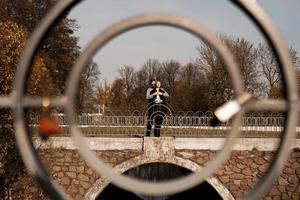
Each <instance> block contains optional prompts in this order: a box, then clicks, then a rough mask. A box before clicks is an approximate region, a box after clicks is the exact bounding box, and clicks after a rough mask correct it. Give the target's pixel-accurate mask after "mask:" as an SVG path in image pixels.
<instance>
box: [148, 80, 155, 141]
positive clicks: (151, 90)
mask: <svg viewBox="0 0 300 200" xmlns="http://www.w3.org/2000/svg"><path fill="white" fill-rule="evenodd" d="M149 84H150V87H149V88H148V89H147V92H146V99H147V100H148V109H147V111H148V112H147V132H146V136H150V135H151V129H152V124H153V116H152V114H153V105H154V101H155V96H156V93H154V91H155V88H156V81H155V80H154V79H150V81H149Z"/></svg>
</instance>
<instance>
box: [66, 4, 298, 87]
mask: <svg viewBox="0 0 300 200" xmlns="http://www.w3.org/2000/svg"><path fill="white" fill-rule="evenodd" d="M258 3H259V4H260V5H261V6H262V7H263V8H264V9H265V10H266V12H267V13H268V15H269V16H270V17H271V18H272V20H273V22H274V23H275V24H276V25H277V27H278V29H279V30H280V32H281V34H282V35H283V37H284V39H285V41H286V43H287V44H288V45H289V46H293V47H294V48H295V49H296V50H297V51H298V52H300V12H299V11H300V1H299V0H258ZM151 12H159V13H169V14H176V15H179V16H184V17H187V18H189V19H192V20H194V21H196V22H198V23H200V24H202V25H204V26H206V27H207V28H208V30H210V31H211V32H212V33H214V34H216V33H225V34H229V35H234V36H237V37H243V38H245V39H247V40H249V41H251V42H254V43H256V44H257V43H258V42H261V41H263V38H262V37H261V35H260V33H259V32H258V31H257V30H256V28H255V27H254V26H253V24H252V23H251V22H250V21H249V20H248V19H247V18H246V17H245V16H244V15H243V14H242V13H241V12H240V11H239V10H238V9H237V8H236V7H235V6H234V5H232V4H231V3H230V1H229V0H159V1H158V0H85V1H83V2H82V3H81V4H79V5H78V6H77V7H76V8H75V9H73V10H72V11H71V13H70V18H72V19H76V20H77V22H78V25H79V26H80V28H79V30H78V31H77V32H76V36H78V37H79V44H80V46H81V47H82V48H84V47H86V46H87V45H88V43H89V42H90V41H91V40H92V39H93V38H94V37H95V36H96V35H97V34H99V33H100V32H101V31H103V30H104V29H105V28H107V27H109V26H110V25H112V24H113V23H116V22H118V21H119V20H121V19H124V18H126V17H130V16H134V15H137V14H142V13H151ZM198 44H199V40H198V39H197V38H195V37H194V36H192V35H190V34H188V33H186V32H184V31H181V30H178V29H174V28H170V27H163V26H152V27H144V28H139V29H134V30H132V31H130V32H127V33H125V34H123V35H121V36H119V37H117V38H115V39H114V40H113V41H111V42H110V43H108V44H107V45H106V46H105V47H104V48H103V49H102V50H101V51H99V52H98V53H97V54H96V55H95V56H94V58H93V59H94V61H95V62H96V63H97V64H98V65H99V67H100V71H101V76H100V78H101V79H102V80H107V81H108V82H111V81H112V80H114V79H115V78H116V77H117V76H118V72H117V69H118V68H120V67H122V66H123V65H132V66H134V67H135V68H136V69H138V68H140V67H141V65H142V64H143V63H144V62H145V61H146V60H147V59H148V58H157V59H159V60H160V61H165V60H170V59H175V60H177V61H179V62H180V63H181V64H185V63H187V62H189V61H193V60H194V59H195V58H196V56H197V51H196V49H195V47H196V46H197V45H198ZM298 55H299V53H298Z"/></svg>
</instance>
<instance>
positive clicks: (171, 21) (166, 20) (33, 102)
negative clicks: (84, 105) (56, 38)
mask: <svg viewBox="0 0 300 200" xmlns="http://www.w3.org/2000/svg"><path fill="white" fill-rule="evenodd" d="M79 2H80V1H77V0H64V1H58V2H57V4H56V5H55V6H54V7H53V8H52V10H51V11H50V12H49V13H48V14H47V16H46V17H45V18H44V19H43V20H42V21H41V23H40V25H39V26H38V27H37V28H36V30H35V31H34V33H33V34H32V36H31V38H30V39H29V41H28V43H27V44H28V45H27V46H26V48H25V51H24V53H23V55H22V57H21V59H20V63H19V67H18V68H17V72H16V79H15V82H14V89H13V92H12V94H11V95H10V96H7V97H1V98H0V106H1V107H9V108H11V109H12V110H13V113H14V128H15V133H16V138H17V143H18V147H19V149H20V152H21V154H22V157H23V159H24V162H25V164H26V167H27V168H28V170H29V172H30V174H31V175H32V176H34V177H35V178H36V180H37V181H38V182H39V184H40V186H41V187H42V188H43V189H44V190H45V191H46V192H47V194H48V195H49V196H50V197H51V198H52V199H67V198H68V197H67V196H66V194H65V193H64V192H63V191H62V190H61V189H60V187H58V186H57V184H56V183H55V181H54V180H53V179H52V177H51V176H50V174H49V173H48V171H47V170H46V168H45V167H44V165H43V164H42V163H41V161H40V158H39V156H38V155H37V153H36V151H35V149H34V146H33V144H32V141H31V138H30V135H29V134H28V131H27V130H28V124H27V123H26V120H25V119H24V109H25V108H30V107H41V106H42V101H43V99H42V98H36V97H27V96H24V93H25V92H24V91H25V86H26V84H25V83H26V80H27V79H28V74H29V70H30V66H31V65H30V64H31V62H32V60H33V57H34V55H35V52H36V50H37V48H38V46H39V44H40V42H41V41H42V39H43V38H44V37H45V35H46V34H47V32H48V31H49V29H50V28H51V27H52V26H53V24H54V23H55V22H56V21H57V20H59V19H60V18H61V17H62V16H64V15H65V13H66V12H67V11H69V10H70V9H71V8H72V7H73V6H75V5H76V4H77V3H79ZM231 2H232V3H233V4H234V5H236V6H237V7H238V8H240V9H241V10H242V11H244V13H245V14H246V15H247V16H248V17H249V18H250V19H251V20H252V21H253V22H254V24H256V26H257V27H258V28H259V30H260V31H261V33H262V34H263V36H264V37H265V39H266V41H268V43H269V45H270V46H271V47H272V50H273V51H274V55H275V56H276V59H277V61H278V63H279V66H280V70H281V73H282V77H283V83H284V91H285V92H286V94H285V99H284V100H254V99H251V100H249V101H248V99H247V101H248V102H247V103H245V102H243V101H242V100H245V99H246V98H245V96H247V95H245V94H246V93H245V89H244V87H243V82H242V79H241V75H240V72H239V68H238V66H237V64H236V62H235V60H234V58H233V57H232V55H231V54H230V52H229V51H228V50H227V49H226V48H225V47H224V46H223V44H222V43H221V42H220V41H219V40H218V39H217V38H216V37H215V36H213V34H211V33H210V32H208V31H207V30H206V28H205V27H203V26H202V25H200V24H198V23H195V22H193V21H191V20H189V19H186V18H183V17H178V16H173V15H166V14H144V15H140V16H136V17H131V18H128V19H125V20H122V21H120V22H118V23H116V24H114V25H112V26H111V27H109V28H108V29H106V30H105V31H103V32H102V33H101V34H99V35H98V36H97V37H96V38H95V39H94V40H93V41H92V42H91V43H90V44H89V45H88V47H87V48H86V49H85V50H84V51H83V53H82V55H81V56H80V58H79V59H78V61H77V62H76V64H75V66H74V68H73V71H72V72H71V76H70V77H69V81H68V84H67V90H66V93H65V94H64V95H62V96H60V97H57V98H52V99H50V102H49V104H50V106H51V107H56V106H58V107H63V108H64V109H65V111H66V116H67V121H68V124H69V129H70V134H71V135H72V139H73V141H74V143H75V145H76V146H77V147H78V150H79V152H80V153H81V154H82V155H83V156H84V157H85V159H86V161H87V162H88V163H89V165H91V166H92V167H93V169H94V170H95V171H96V172H97V173H99V174H103V175H105V176H106V177H107V178H109V179H110V180H111V181H112V182H113V183H114V184H116V185H117V186H119V187H121V188H124V189H126V190H130V191H132V192H136V193H143V194H150V195H165V194H171V193H177V192H180V191H183V190H186V189H188V188H191V187H193V186H196V185H197V184H199V183H201V182H202V181H203V180H204V179H205V178H206V177H208V176H211V175H212V174H213V172H214V171H215V170H216V169H217V168H219V166H220V165H221V164H222V163H223V162H224V161H225V159H226V158H228V157H229V155H230V152H231V148H232V147H233V146H234V144H235V141H236V138H237V137H238V136H239V127H240V126H241V124H242V115H243V113H244V111H246V110H247V111H250V110H251V111H257V110H269V111H278V112H283V113H286V114H285V115H284V116H282V120H281V121H280V123H284V134H282V137H281V142H280V145H279V148H278V150H277V152H276V154H275V155H276V156H275V158H274V159H273V161H272V163H271V165H270V167H269V169H268V171H267V172H266V173H265V174H264V176H263V177H262V178H261V179H260V180H259V181H258V183H257V184H256V185H255V187H254V188H253V189H251V190H250V191H249V192H248V193H247V194H246V195H245V198H246V199H258V198H261V197H262V196H263V195H264V194H265V193H266V192H267V191H268V190H269V188H270V187H271V186H272V183H273V182H274V180H275V179H276V178H277V177H278V175H279V174H280V171H281V169H282V167H283V164H284V161H285V160H286V159H287V157H288V155H289V151H290V146H291V143H292V141H293V139H294V136H295V130H296V126H297V123H298V111H299V108H298V103H299V102H298V94H297V88H296V78H295V74H294V73H293V71H292V68H291V66H292V63H291V59H290V57H289V54H288V50H287V48H286V46H285V45H284V43H283V42H282V40H281V38H280V36H279V34H278V32H277V30H276V29H275V27H274V25H273V23H272V22H271V21H270V19H269V18H268V17H267V15H266V14H265V13H264V11H263V10H262V9H261V8H260V7H259V5H258V4H257V3H256V1H249V0H232V1H231ZM150 25H165V26H172V27H176V28H179V29H182V30H185V31H187V32H189V33H191V34H192V35H194V36H196V37H198V38H199V39H202V40H204V41H205V42H207V43H208V44H210V45H211V46H212V47H213V48H215V50H216V51H217V53H218V54H219V56H220V58H221V59H222V61H223V63H224V65H225V66H224V67H225V69H226V70H227V72H228V74H229V77H230V79H231V84H232V88H233V89H234V91H235V93H234V95H235V97H234V99H235V100H234V101H232V102H231V103H230V104H228V105H227V104H226V106H227V107H228V106H231V107H232V106H233V107H232V108H234V111H236V112H237V113H235V112H233V110H228V109H227V107H226V106H225V107H224V108H225V109H223V107H221V110H220V112H218V113H219V114H220V115H221V116H223V117H225V118H226V117H227V114H228V113H230V114H231V115H234V114H235V117H234V118H233V119H231V130H230V134H228V138H227V140H226V142H225V144H224V146H223V148H222V151H220V152H218V153H217V155H216V156H215V158H214V159H213V160H211V161H210V162H208V163H207V165H206V166H205V167H204V168H203V169H202V170H201V171H197V172H195V173H194V174H191V175H188V176H186V177H184V178H180V179H177V180H172V181H168V182H162V183H161V182H158V183H149V182H144V181H141V180H137V179H132V178H129V177H126V176H123V175H120V174H117V173H116V172H115V171H113V170H112V169H111V168H110V167H109V166H108V165H106V164H104V162H102V161H101V160H99V159H98V158H97V156H96V155H94V154H93V153H92V152H91V151H89V150H88V148H87V146H86V145H85V143H84V140H83V136H82V134H81V131H80V129H79V128H78V127H77V120H78V119H77V118H76V116H75V112H74V108H73V106H74V103H75V102H74V99H75V94H76V89H77V85H78V82H79V77H80V73H81V72H82V70H83V68H84V66H85V64H86V62H87V61H88V59H89V58H90V57H91V56H93V55H94V54H95V53H96V51H97V50H99V49H101V48H102V47H103V46H104V45H105V44H106V43H107V42H109V41H111V40H112V39H113V38H115V37H116V36H118V35H120V34H122V33H124V32H126V31H128V30H131V29H135V28H138V27H142V26H150ZM209 114H210V117H213V113H209ZM175 116H180V117H178V118H176V117H175V118H172V119H171V118H170V119H168V120H166V121H173V123H176V124H179V125H183V124H185V123H188V124H189V123H203V122H204V123H207V121H205V120H207V118H201V117H192V116H190V115H185V114H184V113H176V114H175ZM63 120H65V119H63ZM81 120H86V123H94V122H93V120H94V119H93V118H90V117H86V118H82V119H81ZM101 120H104V121H105V122H109V123H112V124H119V123H121V124H122V123H124V124H128V123H129V124H137V123H139V122H140V121H139V120H140V118H138V117H136V116H131V118H126V117H125V118H114V117H113V116H111V117H108V118H106V119H101ZM248 120H249V123H259V124H269V123H271V124H272V123H277V121H276V119H274V118H272V117H270V118H265V119H260V120H257V119H256V118H254V117H253V118H251V117H250V118H248ZM64 123H65V122H64ZM247 123H248V122H247Z"/></svg>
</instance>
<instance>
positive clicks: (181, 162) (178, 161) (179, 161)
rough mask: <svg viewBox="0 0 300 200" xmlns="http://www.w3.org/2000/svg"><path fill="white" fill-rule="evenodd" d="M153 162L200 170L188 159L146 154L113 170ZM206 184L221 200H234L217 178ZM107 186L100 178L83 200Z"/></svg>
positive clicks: (93, 198) (120, 171) (122, 171)
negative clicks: (157, 156)
mask: <svg viewBox="0 0 300 200" xmlns="http://www.w3.org/2000/svg"><path fill="white" fill-rule="evenodd" d="M167 158H168V157H167ZM154 162H164V163H169V164H173V165H177V166H179V167H183V168H186V169H188V170H190V171H192V172H194V171H197V170H201V169H202V166H200V165H198V164H197V163H195V162H193V161H191V160H188V159H183V158H181V157H177V156H174V157H173V158H172V157H170V158H169V159H164V160H161V159H157V158H151V157H149V156H146V154H142V155H140V156H137V157H134V158H132V159H129V160H127V161H124V162H122V163H120V164H118V165H116V166H115V167H114V169H116V170H117V171H118V172H119V173H124V172H126V171H128V170H130V169H133V168H135V167H138V166H140V165H145V164H149V163H154ZM206 182H207V183H209V184H210V185H211V186H212V187H213V188H214V189H215V190H216V191H217V192H218V194H219V195H220V196H221V197H222V199H224V200H234V197H233V196H232V194H231V193H230V191H229V190H228V189H227V188H226V187H225V186H224V185H223V184H222V183H221V182H220V181H219V180H218V179H217V178H214V177H211V178H208V179H206ZM109 184H110V181H109V180H107V179H106V178H104V177H100V178H99V179H98V180H96V181H95V183H94V184H93V185H92V186H91V187H90V189H89V190H88V191H87V192H86V194H85V196H84V199H85V200H95V199H97V197H98V196H99V195H100V194H101V192H102V191H103V190H104V189H105V188H106V187H107V186H108V185H109Z"/></svg>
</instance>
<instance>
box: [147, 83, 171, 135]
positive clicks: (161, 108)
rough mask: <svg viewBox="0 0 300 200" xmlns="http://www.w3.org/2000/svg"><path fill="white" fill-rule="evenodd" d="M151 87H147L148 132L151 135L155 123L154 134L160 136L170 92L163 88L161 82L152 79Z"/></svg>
mask: <svg viewBox="0 0 300 200" xmlns="http://www.w3.org/2000/svg"><path fill="white" fill-rule="evenodd" d="M150 85H151V87H150V88H148V89H147V93H146V99H147V100H148V113H147V114H148V116H147V132H146V136H150V134H151V129H152V125H154V136H155V137H159V136H160V128H161V125H162V122H163V117H164V115H165V111H166V97H169V94H168V93H167V92H166V91H165V90H164V89H163V88H161V82H160V81H156V80H154V79H150Z"/></svg>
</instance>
